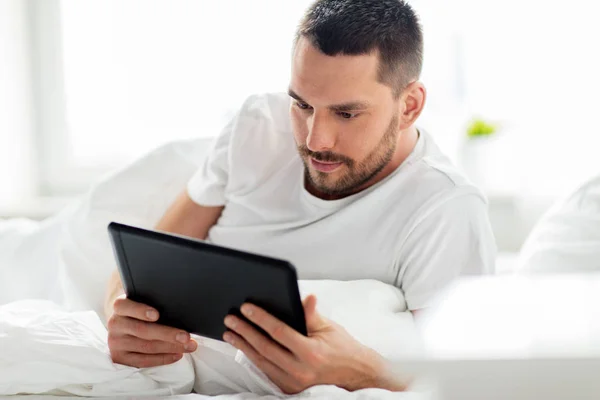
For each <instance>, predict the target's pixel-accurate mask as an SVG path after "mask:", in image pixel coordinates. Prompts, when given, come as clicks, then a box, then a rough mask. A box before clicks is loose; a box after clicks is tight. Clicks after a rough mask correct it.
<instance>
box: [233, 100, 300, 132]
mask: <svg viewBox="0 0 600 400" xmlns="http://www.w3.org/2000/svg"><path fill="white" fill-rule="evenodd" d="M289 107H290V97H289V96H288V95H287V94H286V93H283V92H273V93H258V94H253V95H251V96H249V97H248V98H247V99H246V100H245V101H244V103H243V104H242V107H241V108H240V112H239V116H240V117H242V118H253V119H256V120H259V121H268V122H271V123H272V124H273V125H274V126H282V127H288V126H289V125H290V122H289Z"/></svg>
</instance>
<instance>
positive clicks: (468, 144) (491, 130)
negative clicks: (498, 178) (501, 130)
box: [460, 117, 498, 191]
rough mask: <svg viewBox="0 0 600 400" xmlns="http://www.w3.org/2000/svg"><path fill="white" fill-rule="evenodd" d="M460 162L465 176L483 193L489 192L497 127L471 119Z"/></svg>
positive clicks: (466, 131) (478, 118)
mask: <svg viewBox="0 0 600 400" xmlns="http://www.w3.org/2000/svg"><path fill="white" fill-rule="evenodd" d="M465 133H466V135H465V139H464V141H463V146H462V149H461V156H460V161H461V164H462V168H463V170H464V172H465V173H466V174H467V176H468V177H469V178H470V179H471V180H472V181H473V183H475V184H476V185H477V186H479V187H480V188H481V189H483V190H484V191H488V190H490V177H491V176H492V175H493V168H494V165H493V164H494V160H495V159H496V157H495V150H496V149H495V147H496V146H495V144H496V141H497V137H498V125H497V124H495V123H493V122H491V121H487V120H485V119H483V118H480V117H476V118H473V119H472V120H471V121H470V122H469V123H468V124H467V127H466V130H465Z"/></svg>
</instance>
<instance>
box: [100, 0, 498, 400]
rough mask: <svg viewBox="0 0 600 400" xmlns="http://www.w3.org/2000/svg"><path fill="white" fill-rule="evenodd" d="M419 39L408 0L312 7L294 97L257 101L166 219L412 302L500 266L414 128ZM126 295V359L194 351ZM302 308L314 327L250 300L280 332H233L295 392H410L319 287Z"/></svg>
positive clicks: (476, 198)
mask: <svg viewBox="0 0 600 400" xmlns="http://www.w3.org/2000/svg"><path fill="white" fill-rule="evenodd" d="M422 46H423V44H422V33H421V28H420V25H419V22H418V20H417V17H416V16H415V14H414V12H413V11H412V9H411V8H410V7H409V6H408V5H407V4H405V3H404V2H403V1H400V0H319V1H317V2H316V3H314V5H313V6H312V7H311V8H310V9H309V10H308V11H307V13H306V15H305V17H304V19H303V20H302V22H301V25H300V27H299V29H298V33H297V38H296V41H295V43H294V53H293V61H292V78H291V82H290V85H289V97H288V96H287V95H261V96H254V97H252V98H250V99H249V100H248V101H247V102H246V103H245V104H244V105H243V107H242V108H241V110H240V111H239V113H238V114H237V116H236V117H235V118H234V119H233V120H232V121H231V122H230V123H229V125H228V126H227V127H226V128H225V129H224V131H223V132H222V133H221V134H220V135H219V137H218V138H217V140H216V141H215V143H214V148H213V150H212V153H211V154H210V156H209V157H208V159H207V161H206V162H205V164H204V166H203V167H202V168H201V169H200V170H199V171H198V173H197V174H196V175H195V176H194V177H193V178H192V179H191V181H190V182H189V185H188V187H187V189H186V190H185V191H184V192H183V193H182V194H181V195H180V196H179V198H178V199H177V200H176V201H175V203H174V204H173V205H172V206H171V207H170V209H169V210H168V211H167V212H166V214H165V215H164V217H163V218H162V219H161V221H160V222H159V223H158V225H157V226H156V229H158V230H162V231H169V232H174V233H178V234H183V235H188V236H192V237H196V238H201V239H207V240H210V241H211V242H213V243H216V244H220V245H225V246H229V247H233V248H238V249H241V250H247V251H252V252H255V253H262V254H266V255H270V256H275V257H280V258H285V259H288V260H290V261H292V262H293V263H294V264H295V266H296V267H297V269H298V273H299V277H300V278H301V279H339V280H353V279H377V280H380V281H382V282H386V283H389V284H392V285H396V286H397V287H399V288H400V289H401V290H402V291H403V293H404V295H405V297H406V301H407V304H408V307H409V309H410V310H411V311H415V310H419V309H423V308H426V307H427V306H428V305H429V303H430V301H431V299H432V297H433V296H434V295H435V294H436V293H437V292H438V291H439V290H440V289H442V288H443V287H444V286H445V285H446V284H447V283H449V282H450V281H451V280H452V279H454V278H455V277H457V276H459V275H462V274H483V273H488V272H490V271H491V270H492V269H493V263H494V258H495V245H494V239H493V235H492V233H491V230H490V226H489V222H488V218H487V214H486V203H485V200H484V198H483V196H482V195H481V194H480V192H479V191H478V190H477V189H476V188H474V187H473V186H472V185H471V184H469V182H468V181H467V180H466V179H465V178H464V177H463V176H462V175H461V174H460V173H459V172H457V170H456V169H455V168H454V167H453V166H452V165H451V164H450V162H449V161H448V159H447V158H446V157H445V156H444V155H442V154H441V152H440V150H439V149H438V148H437V147H436V145H435V144H434V143H433V140H432V139H431V137H430V136H429V135H428V134H427V133H425V132H424V131H422V130H418V129H417V128H416V127H415V125H414V124H415V121H416V120H417V118H418V117H419V115H420V113H421V111H422V109H423V106H424V103H425V97H426V93H425V88H424V86H423V84H422V83H420V82H419V81H418V79H419V74H420V71H421V64H422ZM290 97H291V99H290ZM165 268H168V266H165ZM121 294H122V288H121V286H120V283H119V278H118V275H116V274H115V275H113V280H112V282H111V284H110V287H109V294H108V297H107V303H106V311H107V316H109V317H110V318H109V321H108V326H109V346H110V349H111V354H112V357H113V360H114V361H115V362H118V363H121V364H127V365H133V366H139V367H148V366H155V365H163V364H169V363H172V362H175V361H177V360H179V359H180V358H181V357H182V354H183V353H186V352H190V351H194V350H195V349H196V343H195V342H194V341H193V340H191V339H190V336H189V334H188V333H187V332H181V331H179V330H177V329H173V328H170V327H165V326H159V325H158V324H156V323H154V322H153V321H156V320H157V318H158V313H157V312H156V310H153V309H151V308H150V307H148V306H146V305H143V304H138V303H134V302H132V301H130V300H127V299H125V298H124V297H123V296H122V295H121ZM115 299H116V300H115ZM304 307H305V312H306V321H307V327H308V331H309V336H308V337H304V336H301V335H300V334H298V333H297V332H295V331H293V330H292V329H291V328H289V327H287V326H285V325H283V324H282V323H281V322H279V321H277V320H275V319H274V318H273V317H272V316H270V315H268V314H267V313H265V312H264V311H263V310H261V309H259V308H257V307H254V306H252V305H249V304H247V305H244V306H243V307H242V312H243V313H244V314H246V316H247V317H248V318H249V319H250V320H252V321H253V322H255V323H257V324H258V325H259V326H261V327H262V328H263V329H264V330H265V331H266V332H267V333H269V335H270V337H267V336H263V335H260V334H259V333H258V332H257V331H256V330H254V329H252V328H251V327H250V326H249V325H247V324H245V323H244V322H243V321H241V320H239V319H237V318H235V317H234V316H228V317H227V318H226V320H225V321H224V323H225V324H226V325H227V326H228V327H229V329H230V331H229V332H228V333H226V334H225V338H224V339H225V340H226V341H228V342H229V343H231V344H232V345H233V346H235V347H237V348H238V349H240V350H242V351H243V352H244V353H245V354H246V355H247V356H248V357H249V358H250V359H251V360H252V361H253V362H254V363H255V364H256V365H257V366H258V367H259V368H261V369H262V370H263V371H264V372H265V373H266V374H267V375H268V376H269V377H270V378H271V379H272V380H273V381H274V382H275V383H276V384H278V385H279V386H280V387H281V388H282V390H283V391H285V392H288V393H296V392H299V391H301V390H303V389H305V388H308V387H310V386H313V385H316V384H335V385H338V386H340V387H343V388H346V389H348V390H356V389H360V388H366V387H380V388H385V389H390V390H402V389H404V388H405V383H404V382H402V381H400V380H398V379H397V378H396V377H394V376H392V375H391V372H390V370H389V368H387V365H386V361H385V360H384V359H383V358H382V357H381V356H380V355H379V354H377V353H375V352H374V351H373V350H372V349H369V348H366V347H365V346H363V345H362V344H360V343H358V342H357V341H355V340H354V339H353V338H352V337H350V336H349V335H348V333H346V332H345V331H344V329H343V328H341V327H340V326H338V325H337V324H335V323H333V322H331V321H328V320H326V319H325V318H323V317H321V316H320V315H319V314H318V312H317V311H316V299H315V297H314V296H309V297H308V298H306V299H305V300H304Z"/></svg>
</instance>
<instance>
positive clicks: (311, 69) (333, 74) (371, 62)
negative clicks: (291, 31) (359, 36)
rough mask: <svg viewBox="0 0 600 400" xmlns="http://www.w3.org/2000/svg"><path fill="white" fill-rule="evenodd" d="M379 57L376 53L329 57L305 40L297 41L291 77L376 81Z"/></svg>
mask: <svg viewBox="0 0 600 400" xmlns="http://www.w3.org/2000/svg"><path fill="white" fill-rule="evenodd" d="M378 72H379V57H378V55H377V53H376V52H374V53H371V54H363V55H343V54H339V55H335V56H329V55H327V54H324V53H322V52H321V51H320V50H319V49H317V48H316V47H314V46H313V45H312V44H311V43H310V41H308V40H307V39H302V38H301V39H299V40H298V44H297V46H296V49H295V51H294V57H293V60H292V75H294V76H297V77H298V78H300V79H304V80H307V79H311V80H330V79H333V78H336V80H341V81H344V80H347V81H350V80H352V81H356V80H360V81H375V82H376V81H377V80H378Z"/></svg>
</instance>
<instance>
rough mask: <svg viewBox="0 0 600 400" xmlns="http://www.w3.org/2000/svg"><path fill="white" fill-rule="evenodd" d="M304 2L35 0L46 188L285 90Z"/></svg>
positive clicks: (75, 182)
mask: <svg viewBox="0 0 600 400" xmlns="http://www.w3.org/2000/svg"><path fill="white" fill-rule="evenodd" d="M38 3H42V2H38ZM309 4H310V1H308V0H302V1H294V2H287V1H285V2H283V1H279V0H252V1H247V0H237V1H236V0H227V1H218V2H206V1H195V0H175V1H152V0H150V1H149V0H127V1H121V0H106V1H80V0H60V1H55V0H50V1H48V2H47V3H46V4H38V5H37V7H39V8H40V9H38V12H39V13H40V14H41V17H40V18H38V23H39V24H40V25H41V28H40V35H41V36H43V37H42V38H40V39H38V40H40V42H41V45H40V50H41V53H42V56H43V60H42V63H41V68H43V70H42V71H40V76H41V79H40V80H41V81H42V82H44V83H45V85H46V87H45V88H44V89H45V90H44V93H43V94H42V96H43V100H42V103H41V107H40V108H41V109H42V114H43V115H44V116H45V118H44V123H43V124H42V126H43V129H42V132H41V134H42V136H43V138H44V139H45V140H44V142H45V143H46V145H45V146H44V147H43V152H45V153H47V154H46V157H45V161H46V163H47V168H44V169H43V172H44V174H45V177H44V178H45V179H44V181H45V182H46V184H47V186H48V188H49V189H50V190H77V188H79V187H80V186H81V185H82V184H85V183H86V182H89V180H90V179H91V178H92V177H93V176H96V175H97V174H98V173H101V172H102V171H103V170H106V169H108V168H111V167H114V166H117V165H120V164H122V163H123V162H124V161H126V160H131V159H132V158H135V157H137V156H139V155H141V154H144V153H145V152H147V151H149V150H150V149H152V148H154V147H156V146H158V145H160V144H162V143H165V142H167V141H172V140H177V139H186V138H192V137H200V136H214V135H216V134H217V133H218V132H219V131H220V129H221V127H222V125H223V123H224V121H225V119H226V118H228V116H230V115H231V113H232V112H233V111H235V109H236V108H237V107H238V106H239V105H240V104H241V102H242V101H243V100H244V98H246V97H247V96H248V95H250V94H252V93H257V92H264V91H285V90H287V84H288V77H289V69H290V65H289V62H290V58H291V45H292V39H293V34H294V31H295V27H296V25H297V22H298V20H299V19H300V17H301V15H302V12H303V11H304V9H305V8H306V7H307V6H308V5H309ZM49 49H51V51H46V50H49ZM49 65H52V66H54V67H55V68H47V66H49ZM50 93H51V94H50ZM48 153H50V154H48Z"/></svg>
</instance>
